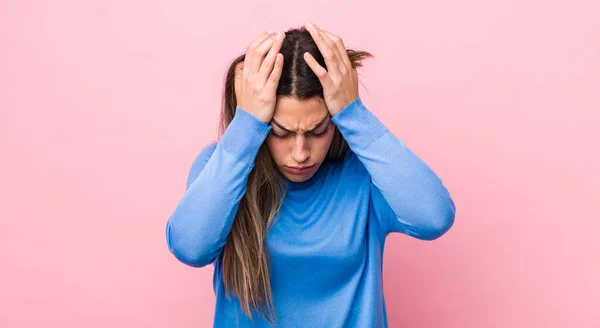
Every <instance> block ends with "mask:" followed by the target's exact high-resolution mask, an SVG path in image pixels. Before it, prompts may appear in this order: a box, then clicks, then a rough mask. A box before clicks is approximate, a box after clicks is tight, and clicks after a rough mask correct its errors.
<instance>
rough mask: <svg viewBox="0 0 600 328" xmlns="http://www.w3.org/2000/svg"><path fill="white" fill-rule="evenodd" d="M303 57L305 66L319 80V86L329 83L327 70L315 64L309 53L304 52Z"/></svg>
mask: <svg viewBox="0 0 600 328" xmlns="http://www.w3.org/2000/svg"><path fill="white" fill-rule="evenodd" d="M303 57H304V60H305V61H306V64H308V67H310V69H311V70H312V71H313V72H314V73H315V75H316V76H317V77H318V78H319V81H320V82H321V84H322V85H323V86H325V85H327V84H328V83H329V79H330V77H329V74H328V73H327V70H326V69H325V68H323V66H321V65H319V63H318V62H317V60H316V59H315V57H313V56H312V55H311V54H310V53H308V52H305V53H304V56H303Z"/></svg>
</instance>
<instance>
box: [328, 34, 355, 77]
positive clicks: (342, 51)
mask: <svg viewBox="0 0 600 328" xmlns="http://www.w3.org/2000/svg"><path fill="white" fill-rule="evenodd" d="M321 31H322V32H325V34H327V36H329V38H330V39H331V40H332V41H333V43H334V44H335V46H336V48H337V50H338V55H339V57H338V58H339V59H341V61H342V63H344V66H345V67H346V68H347V69H352V63H351V62H350V57H348V51H347V50H346V46H345V45H344V41H342V38H340V37H339V36H337V35H335V34H333V33H331V32H329V31H325V30H321Z"/></svg>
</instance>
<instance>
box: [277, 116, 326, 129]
mask: <svg viewBox="0 0 600 328" xmlns="http://www.w3.org/2000/svg"><path fill="white" fill-rule="evenodd" d="M328 117H329V115H327V116H325V117H324V118H323V119H322V120H321V122H319V123H317V125H315V127H313V128H312V129H310V130H308V131H307V132H312V131H314V130H316V129H318V128H319V127H320V126H321V125H323V123H325V121H327V118H328ZM271 120H272V121H273V123H275V125H277V126H278V127H279V128H280V129H282V130H285V131H287V132H294V131H291V130H289V129H287V128H285V127H284V126H283V125H281V124H280V123H279V122H277V121H275V119H271Z"/></svg>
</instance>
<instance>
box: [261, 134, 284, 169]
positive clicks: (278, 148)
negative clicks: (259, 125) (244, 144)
mask: <svg viewBox="0 0 600 328" xmlns="http://www.w3.org/2000/svg"><path fill="white" fill-rule="evenodd" d="M265 144H266V145H267V148H268V149H269V153H271V157H273V160H274V161H275V163H280V162H281V161H280V157H282V154H283V153H284V152H285V151H284V149H285V144H284V143H283V141H282V140H279V139H277V138H275V137H273V136H267V139H265Z"/></svg>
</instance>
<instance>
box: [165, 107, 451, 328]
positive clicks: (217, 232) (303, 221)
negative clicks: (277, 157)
mask: <svg viewBox="0 0 600 328" xmlns="http://www.w3.org/2000/svg"><path fill="white" fill-rule="evenodd" d="M330 120H331V123H333V124H335V128H337V129H338V130H339V132H341V134H342V135H343V137H344V139H345V140H346V141H347V142H348V145H349V147H350V149H349V150H348V151H347V153H346V154H345V156H344V157H343V159H342V160H341V161H323V163H322V164H320V165H319V166H318V167H317V168H316V171H315V172H314V174H312V175H311V176H310V178H309V179H306V180H302V179H294V176H293V175H292V174H291V173H289V172H288V177H286V178H285V179H286V181H287V183H288V186H289V190H288V191H287V193H286V195H285V198H284V200H283V204H282V206H281V208H280V210H279V212H278V215H277V217H276V219H275V221H274V222H273V224H272V226H271V227H270V228H269V230H268V234H267V236H266V241H265V244H266V248H267V250H268V254H269V268H270V272H271V291H272V296H273V298H272V299H273V305H274V309H275V313H274V314H275V317H276V320H277V321H276V324H277V326H278V327H387V314H386V306H385V299H384V295H383V279H382V259H383V249H384V244H385V238H386V236H387V235H388V234H389V233H391V232H399V233H404V234H406V235H409V236H412V237H414V238H418V239H422V240H433V239H436V238H438V237H440V236H441V235H443V234H444V233H445V232H446V231H448V229H450V227H451V226H452V224H453V222H454V217H455V206H454V202H453V201H452V199H451V197H450V195H449V193H448V190H447V189H446V188H445V186H444V185H443V183H442V181H441V179H440V178H439V177H438V176H437V175H436V174H435V173H434V172H433V171H432V170H431V169H430V168H429V167H428V166H427V165H426V164H425V163H424V162H423V161H422V160H421V159H419V158H418V157H417V156H416V155H415V154H414V153H413V152H411V151H410V150H409V149H408V148H407V146H406V145H405V144H404V142H402V141H401V140H400V139H398V138H397V137H395V136H394V135H393V134H392V133H391V132H390V131H389V130H388V129H387V128H386V127H385V126H384V125H383V123H382V122H381V121H379V120H378V119H377V118H376V117H375V116H374V115H373V114H372V113H371V112H370V111H369V110H368V109H367V108H366V107H365V105H364V104H363V103H362V100H361V99H360V98H356V99H355V100H354V101H352V102H351V103H350V104H349V105H348V106H346V107H345V108H344V109H343V110H341V111H340V112H339V113H336V114H335V115H333V116H331V118H330ZM315 122H316V120H315ZM272 129H273V127H272V126H271V125H269V124H266V123H264V122H263V121H261V120H258V119H257V118H256V117H254V116H253V115H250V114H249V113H248V112H246V111H245V110H244V109H243V108H240V107H237V110H236V114H235V117H234V118H233V120H232V121H231V124H230V125H229V127H228V128H227V130H226V131H225V133H224V134H223V136H222V138H221V139H220V140H219V141H218V142H217V143H214V144H211V145H209V146H208V147H206V148H205V149H203V150H202V152H201V153H200V154H199V156H198V157H197V159H196V160H195V162H194V164H193V165H192V168H191V170H190V173H189V177H188V182H187V189H186V192H185V194H184V196H183V197H182V199H181V201H180V203H179V204H178V205H177V208H176V210H175V211H174V213H173V215H172V216H171V217H170V219H169V221H168V223H167V228H166V234H167V242H168V246H169V249H170V251H171V252H172V253H173V254H174V255H175V256H176V257H177V258H178V259H179V260H180V261H182V262H184V263H186V264H188V265H190V266H194V267H202V266H205V265H208V264H211V263H212V264H213V265H214V279H213V287H214V291H215V295H216V312H215V318H214V319H215V321H214V326H215V327H271V325H270V324H269V323H268V322H267V321H266V320H265V318H264V317H263V316H261V315H260V314H259V313H253V320H254V321H253V320H252V319H250V318H248V317H247V316H246V315H244V313H242V311H241V309H240V305H239V302H238V299H237V297H236V296H235V295H232V296H231V298H230V299H228V298H227V296H226V293H225V288H224V286H223V279H222V269H223V268H222V265H223V264H222V262H221V259H222V258H221V256H222V249H223V247H224V245H225V243H226V241H227V236H228V234H229V232H230V229H231V226H232V224H233V220H234V219H235V214H236V211H237V209H238V207H237V206H238V204H239V201H240V199H241V198H242V197H243V196H244V193H245V191H246V182H247V179H248V174H249V173H250V172H251V170H252V169H253V166H254V160H255V158H256V154H257V152H258V150H259V148H260V147H261V145H262V144H263V143H264V142H265V139H266V138H267V136H268V135H269V133H270V132H272V131H271V130H272ZM294 156H302V154H300V153H297V154H296V155H294ZM294 180H298V181H294Z"/></svg>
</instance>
